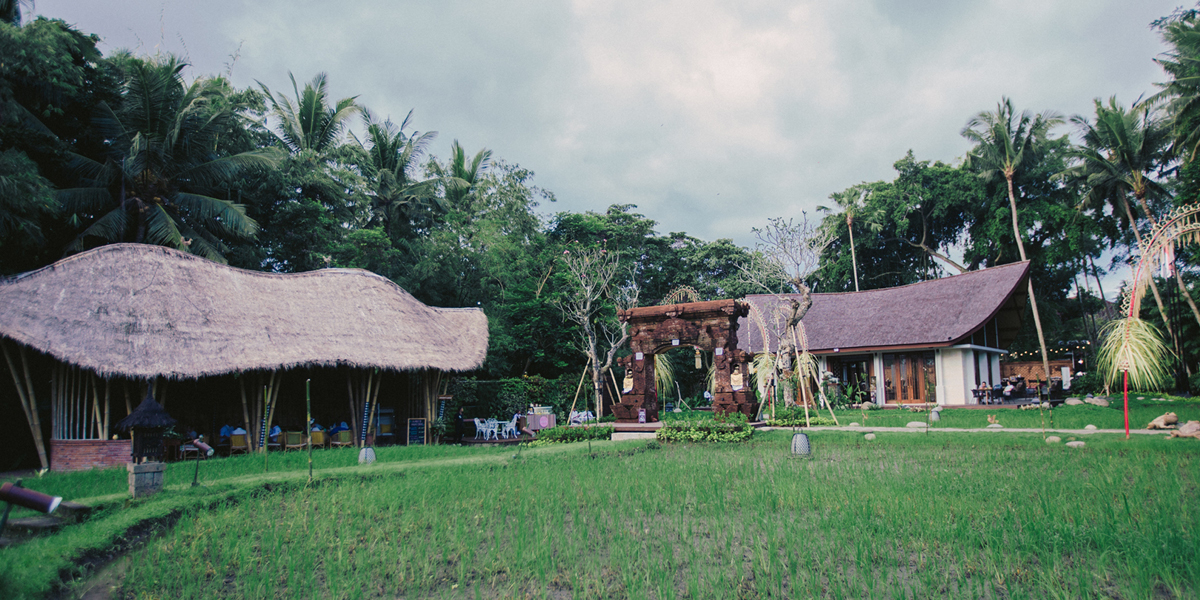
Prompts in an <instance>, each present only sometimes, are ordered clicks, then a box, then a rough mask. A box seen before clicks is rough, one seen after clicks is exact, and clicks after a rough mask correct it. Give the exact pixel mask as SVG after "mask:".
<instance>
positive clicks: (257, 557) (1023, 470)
mask: <svg viewBox="0 0 1200 600" xmlns="http://www.w3.org/2000/svg"><path fill="white" fill-rule="evenodd" d="M1073 408H1075V407H1073ZM874 414H875V413H872V416H874ZM985 414H986V413H985ZM1035 414H1036V413H1035ZM1181 416H1182V415H1181ZM810 435H811V438H812V442H813V447H814V456H813V458H811V459H802V458H793V457H791V456H790V455H788V453H787V452H788V450H787V449H788V447H789V441H790V436H791V433H790V432H788V431H774V432H768V433H759V434H756V435H755V437H754V438H753V441H751V442H748V443H745V444H736V445H671V444H667V445H662V446H661V447H656V446H658V444H653V443H649V444H648V443H647V442H645V441H633V442H601V443H594V444H593V447H592V448H593V453H592V454H589V453H588V447H587V445H586V444H572V445H565V446H553V447H545V448H536V449H528V450H524V451H522V452H521V453H520V455H519V457H517V458H514V456H513V454H514V450H513V449H511V448H510V449H478V448H470V449H468V448H456V447H449V448H445V447H443V448H414V449H406V448H397V449H381V463H377V464H375V465H370V466H368V467H357V466H354V467H346V468H340V469H329V470H324V471H321V472H320V473H319V477H318V480H317V482H316V483H315V484H312V485H305V481H306V479H307V477H306V476H307V473H306V472H305V471H303V470H296V471H289V472H273V473H269V474H266V475H263V474H262V473H261V461H262V458H261V457H249V458H247V459H241V458H239V459H237V460H239V461H245V462H244V463H243V464H244V467H245V468H246V472H245V473H244V474H240V475H239V474H235V473H231V475H230V477H229V478H227V479H223V480H221V481H219V482H216V481H212V480H207V479H206V481H210V483H208V484H207V485H205V486H201V487H200V488H195V489H192V488H188V487H186V486H183V487H180V488H177V489H173V490H168V491H167V492H166V493H163V494H159V495H158V496H155V497H152V498H151V499H149V500H146V501H143V502H141V503H135V504H134V505H133V506H131V507H130V509H128V510H119V509H115V508H114V509H112V510H109V511H106V512H105V513H104V514H102V515H100V516H98V517H96V518H94V519H92V520H90V521H88V522H87V523H84V524H81V525H77V526H73V527H69V528H67V529H66V530H64V531H63V532H62V533H59V534H57V535H55V536H50V537H47V538H41V539H38V540H33V541H31V542H27V543H25V544H21V545H18V546H15V547H12V548H7V549H4V550H0V586H7V587H8V588H9V593H3V592H5V589H4V587H0V595H3V596H4V597H20V594H25V593H28V594H29V595H36V594H37V593H41V591H40V588H37V586H23V585H22V581H23V572H24V570H25V569H29V568H31V565H30V563H29V562H27V561H36V560H48V559H44V558H39V557H43V556H44V555H49V554H50V553H51V549H52V548H57V549H59V550H60V551H61V548H62V547H63V546H64V545H71V544H74V545H75V546H80V545H81V544H80V540H81V539H85V538H96V539H99V538H103V537H104V536H106V535H109V536H112V535H114V534H113V531H111V530H119V529H120V527H121V526H122V524H121V519H122V518H123V517H122V516H121V515H123V514H126V513H137V512H139V511H140V512H141V513H144V514H149V513H151V512H154V511H157V513H156V514H159V513H161V514H171V513H174V514H175V517H176V518H175V519H172V521H173V523H174V524H173V526H172V527H170V528H169V529H167V530H165V531H164V532H163V533H161V534H160V535H157V536H155V537H153V538H151V539H150V541H149V542H148V543H146V544H144V545H143V546H141V547H139V548H137V549H135V550H134V551H133V552H132V554H131V555H130V558H129V560H128V562H127V564H128V567H127V572H126V577H125V580H124V587H123V589H122V593H123V597H128V598H164V597H195V598H208V597H229V598H247V597H249V598H261V597H278V598H291V597H302V598H307V597H312V598H398V597H403V598H478V597H534V598H541V597H553V598H575V597H577V598H675V597H696V598H734V597H739V598H802V597H821V598H928V597H946V598H1192V597H1196V596H1197V594H1200V587H1198V584H1197V582H1200V538H1198V537H1197V530H1196V527H1197V521H1198V519H1200V489H1197V488H1198V483H1200V443H1197V442H1196V441H1195V440H1168V439H1164V438H1162V437H1157V436H1155V437H1135V438H1134V439H1132V440H1129V441H1126V440H1124V439H1123V436H1114V435H1108V434H1096V435H1091V436H1087V437H1086V441H1087V447H1085V448H1083V449H1069V448H1065V447H1063V445H1061V444H1057V445H1047V444H1045V443H1044V442H1043V441H1042V440H1041V437H1040V436H1038V435H1036V434H1020V433H1010V434H1004V435H981V434H959V433H947V432H935V433H932V434H930V435H912V434H903V433H895V434H887V433H882V434H879V437H878V439H876V440H875V441H873V442H866V441H864V440H863V438H862V436H861V434H857V433H851V432H836V431H817V432H812V433H811V434H810ZM383 450H388V451H389V453H385V452H383ZM346 454H347V455H351V454H353V453H350V452H347V453H346ZM277 456H278V455H272V456H271V460H272V461H273V462H272V465H277V466H278V467H279V468H280V469H281V470H282V469H283V468H284V467H285V466H287V465H286V464H285V460H283V459H280V460H278V461H275V459H276V457H277ZM299 456H300V455H298V454H293V455H292V456H290V457H287V460H291V459H292V457H299ZM339 458H340V457H339ZM329 460H332V458H331V459H329ZM255 461H257V462H258V464H257V467H258V468H257V469H254V467H255V464H254V462H255ZM210 464H211V465H216V464H217V463H216V462H212V463H208V464H205V465H203V466H204V467H208V466H209V465H210ZM231 464H232V463H231ZM229 468H230V469H231V470H232V469H233V468H234V467H229ZM300 468H301V469H304V468H306V462H305V463H304V464H303V465H300ZM215 470H216V469H215V468H213V469H211V471H215ZM254 471H257V472H254ZM180 474H182V473H175V474H174V475H171V473H170V472H169V476H174V477H177V476H178V475H180ZM190 477H191V474H190V471H189V472H187V473H186V477H185V478H184V479H186V482H187V483H190ZM171 481H172V480H171V479H168V483H171ZM180 483H184V482H180ZM151 509H153V510H151ZM125 518H132V517H125ZM115 535H116V536H117V538H118V540H119V538H120V537H121V536H120V534H115ZM97 552H98V550H97ZM14 591H15V592H18V593H12V592H14Z"/></svg>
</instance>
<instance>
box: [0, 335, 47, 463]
mask: <svg viewBox="0 0 1200 600" xmlns="http://www.w3.org/2000/svg"><path fill="white" fill-rule="evenodd" d="M17 348H18V351H19V352H20V351H21V347H20V346H19V345H18V346H17ZM0 349H3V351H4V361H5V363H7V364H8V371H9V372H10V373H12V378H13V385H14V386H16V388H17V398H18V399H19V400H20V401H21V409H22V410H24V411H25V421H26V422H27V423H28V424H29V432H30V433H31V434H32V435H33V445H34V447H35V448H36V449H37V453H38V461H39V462H40V463H41V465H42V468H43V469H46V468H49V467H50V461H49V460H47V458H46V444H45V440H43V439H42V423H41V420H40V416H39V415H38V410H37V398H36V397H35V396H34V395H33V393H32V391H33V387H32V386H31V385H28V383H29V382H25V383H26V386H25V387H23V386H22V385H21V384H22V382H21V375H20V374H19V373H18V372H17V368H16V365H15V363H14V362H13V359H12V354H11V353H9V351H8V344H6V343H4V341H3V340H0ZM21 364H22V366H24V367H25V368H24V373H25V376H26V379H28V374H29V368H28V367H27V366H25V356H24V353H22V354H21Z"/></svg>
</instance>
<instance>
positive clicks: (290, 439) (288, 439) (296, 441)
mask: <svg viewBox="0 0 1200 600" xmlns="http://www.w3.org/2000/svg"><path fill="white" fill-rule="evenodd" d="M283 449H284V450H303V449H304V433H303V432H300V431H287V432H284V434H283Z"/></svg>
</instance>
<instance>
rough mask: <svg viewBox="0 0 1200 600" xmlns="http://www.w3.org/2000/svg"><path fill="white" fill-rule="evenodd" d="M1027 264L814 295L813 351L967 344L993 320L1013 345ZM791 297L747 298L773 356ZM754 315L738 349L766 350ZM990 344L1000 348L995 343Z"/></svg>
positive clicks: (808, 324) (807, 322) (809, 323)
mask: <svg viewBox="0 0 1200 600" xmlns="http://www.w3.org/2000/svg"><path fill="white" fill-rule="evenodd" d="M1028 273H1029V263H1028V262H1018V263H1012V264H1007V265H1003V266H999V267H992V268H990V269H982V270H979V271H971V272H969V273H963V274H961V275H955V276H953V277H943V278H941V279H934V280H932V281H923V282H921V283H914V284H911V285H905V286H901V287H894V288H886V289H881V290H868V291H865V292H846V293H840V294H813V295H812V308H810V309H809V311H808V314H806V315H805V316H804V319H803V320H802V321H801V322H802V323H803V324H804V329H805V331H806V332H807V334H808V347H809V350H811V351H812V352H814V353H825V352H832V351H834V350H835V349H837V350H838V351H840V352H846V351H848V350H851V351H852V350H864V351H865V350H880V349H887V348H891V349H896V350H899V349H904V348H918V347H926V348H928V347H939V346H951V345H954V344H959V343H963V342H964V341H966V340H967V339H968V338H969V337H970V335H971V334H972V333H974V332H975V331H977V330H979V329H980V328H981V327H982V326H983V325H984V324H986V323H987V322H988V321H989V320H991V318H992V317H996V318H997V324H998V326H999V330H1000V347H1005V346H1007V345H1008V344H1009V343H1011V341H1012V339H1013V338H1014V337H1015V336H1016V333H1017V331H1018V330H1019V329H1020V326H1021V316H1022V314H1023V313H1024V310H1025V301H1026V296H1027V293H1026V277H1027V276H1028ZM791 297H796V296H795V295H792V294H789V295H784V296H782V297H781V296H773V295H769V294H762V295H753V296H748V297H747V298H746V300H747V301H748V302H749V303H750V304H751V305H752V306H753V307H754V308H755V309H757V310H758V312H759V314H761V315H762V318H763V320H764V321H765V324H766V331H767V337H768V338H769V339H770V348H771V350H772V351H774V350H776V349H777V347H778V340H777V339H776V336H778V335H779V333H778V332H779V331H780V330H781V329H782V327H781V326H780V323H781V320H782V317H780V316H779V315H780V314H784V311H786V306H785V303H786V302H787V300H786V299H787V298H791ZM752 317H753V315H751V317H743V318H742V319H740V321H739V326H738V348H740V349H742V350H746V351H749V352H761V351H762V349H763V347H764V344H763V336H762V334H761V333H760V330H759V326H758V325H757V324H755V322H754V320H753V318H752ZM988 345H989V346H992V345H994V344H992V343H989V344H988Z"/></svg>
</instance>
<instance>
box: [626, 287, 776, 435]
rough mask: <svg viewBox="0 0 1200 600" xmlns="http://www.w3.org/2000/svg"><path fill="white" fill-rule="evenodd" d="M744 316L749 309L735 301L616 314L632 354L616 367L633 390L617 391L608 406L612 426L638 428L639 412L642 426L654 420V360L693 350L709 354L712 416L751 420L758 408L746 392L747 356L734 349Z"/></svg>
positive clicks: (639, 309)
mask: <svg viewBox="0 0 1200 600" xmlns="http://www.w3.org/2000/svg"><path fill="white" fill-rule="evenodd" d="M749 310H750V307H749V305H748V304H746V303H745V302H741V301H738V300H713V301H709V302H689V303H685V304H668V305H665V306H648V307H641V308H634V309H631V310H623V311H621V312H620V313H618V315H617V317H618V318H619V319H620V320H621V321H622V322H624V323H628V324H629V327H630V331H629V335H630V339H629V347H630V350H632V351H633V354H632V355H630V356H626V357H623V358H621V359H619V361H618V362H619V363H620V364H621V366H623V367H624V368H625V373H626V375H627V377H630V378H631V379H632V385H631V386H630V385H628V384H627V385H626V386H623V387H627V388H628V389H627V390H622V391H621V401H620V403H619V404H614V405H613V414H615V415H616V417H617V421H618V422H622V423H630V422H637V420H638V411H639V409H645V411H646V421H647V422H654V421H657V420H658V407H659V405H658V393H657V390H656V389H655V386H654V356H655V354H657V353H659V352H661V351H663V350H666V349H669V348H673V347H677V346H695V347H697V348H700V349H701V350H705V351H709V352H712V353H713V365H714V367H715V369H716V392H715V393H714V394H713V411H714V412H716V413H718V414H729V413H732V412H742V413H743V414H745V415H746V416H747V417H749V418H753V416H754V414H755V412H757V410H758V403H757V402H755V397H754V391H753V389H752V388H751V386H750V372H749V366H748V362H749V359H750V356H749V355H747V354H745V353H744V352H742V351H741V350H738V347H737V343H738V340H737V330H738V318H739V317H744V316H746V315H747V314H748V313H749ZM734 384H738V385H737V386H735V385H734ZM735 388H736V389H735Z"/></svg>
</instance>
